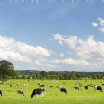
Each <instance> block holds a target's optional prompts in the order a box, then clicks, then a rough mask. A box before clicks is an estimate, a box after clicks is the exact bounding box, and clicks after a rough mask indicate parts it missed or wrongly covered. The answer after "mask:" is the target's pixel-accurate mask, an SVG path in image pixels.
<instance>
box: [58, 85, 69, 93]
mask: <svg viewBox="0 0 104 104" xmlns="http://www.w3.org/2000/svg"><path fill="white" fill-rule="evenodd" d="M58 88H59V90H60V92H64V93H66V94H67V90H66V89H65V88H64V87H62V86H59V87H58Z"/></svg>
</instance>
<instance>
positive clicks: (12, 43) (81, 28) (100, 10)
mask: <svg viewBox="0 0 104 104" xmlns="http://www.w3.org/2000/svg"><path fill="white" fill-rule="evenodd" d="M0 60H8V61H10V62H12V63H13V64H14V66H15V70H45V71H50V70H54V71H55V70H56V71H59V70H61V71H63V70H65V71H66V70H67V71H104V0H0Z"/></svg>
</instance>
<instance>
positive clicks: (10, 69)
mask: <svg viewBox="0 0 104 104" xmlns="http://www.w3.org/2000/svg"><path fill="white" fill-rule="evenodd" d="M15 75H16V72H15V71H14V66H13V64H12V63H11V62H8V61H6V60H3V61H0V80H1V81H2V84H3V85H4V82H5V81H7V80H8V79H9V78H12V77H13V76H15Z"/></svg>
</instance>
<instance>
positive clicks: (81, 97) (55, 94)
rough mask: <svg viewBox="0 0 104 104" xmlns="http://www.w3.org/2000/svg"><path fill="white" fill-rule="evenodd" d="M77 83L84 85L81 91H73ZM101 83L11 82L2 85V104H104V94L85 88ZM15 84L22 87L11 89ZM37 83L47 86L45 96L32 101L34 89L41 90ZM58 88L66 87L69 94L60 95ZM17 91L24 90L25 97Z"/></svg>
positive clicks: (72, 81)
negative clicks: (85, 87)
mask: <svg viewBox="0 0 104 104" xmlns="http://www.w3.org/2000/svg"><path fill="white" fill-rule="evenodd" d="M63 82H64V83H65V84H64V83H63ZM77 82H80V83H82V87H79V89H80V90H79V91H77V90H74V89H73V87H75V83H77ZM96 82H98V83H96ZM100 82H102V83H103V84H104V81H103V80H88V81H87V82H85V81H84V80H82V81H81V80H79V81H78V80H60V81H56V80H53V81H49V80H44V81H41V80H34V81H32V80H30V81H27V80H9V81H7V82H6V83H5V85H4V86H2V85H0V89H1V90H2V91H3V96H2V97H1V96H0V104H103V103H104V92H99V91H96V92H94V88H93V87H89V89H88V90H85V89H84V87H83V86H85V85H88V84H91V83H92V84H94V85H100V86H101V84H102V83H100ZM15 83H20V85H19V86H18V87H13V88H10V85H15ZM37 83H41V84H45V85H47V86H46V87H45V96H44V98H42V97H41V96H40V95H39V96H38V99H37V97H36V96H35V97H34V98H33V99H31V98H30V95H31V93H32V91H33V89H35V88H39V85H37ZM23 84H28V86H23ZM48 85H52V86H54V87H53V88H50V87H48ZM57 86H63V87H65V88H66V89H67V91H68V94H64V93H60V92H59V89H58V88H56V87H57ZM102 88H103V87H102ZM17 89H22V90H23V91H24V94H25V96H22V95H17V92H16V90H17ZM103 90H104V88H103Z"/></svg>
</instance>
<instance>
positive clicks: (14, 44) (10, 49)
mask: <svg viewBox="0 0 104 104" xmlns="http://www.w3.org/2000/svg"><path fill="white" fill-rule="evenodd" d="M47 56H50V52H49V50H47V49H45V48H43V47H41V46H37V47H34V46H32V45H28V44H26V43H23V42H19V41H15V40H14V39H13V38H8V37H4V36H0V59H6V60H13V61H23V62H32V58H36V57H47Z"/></svg>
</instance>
